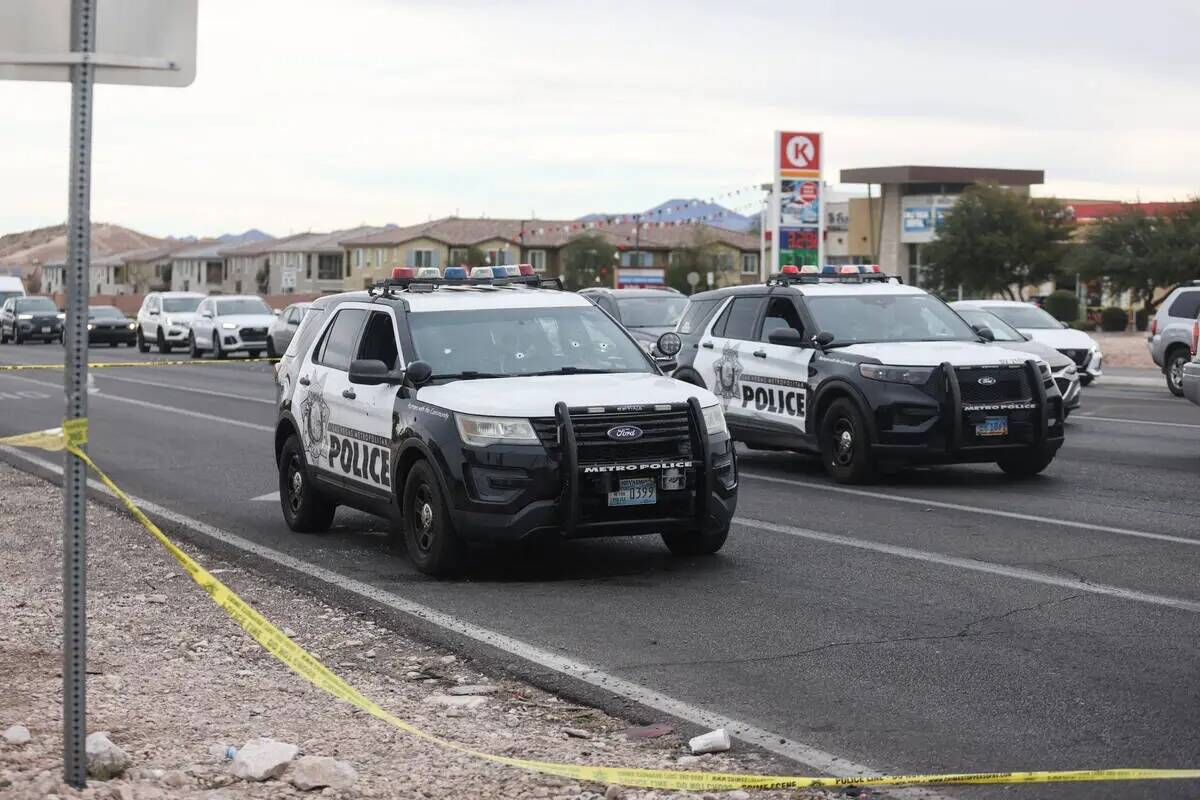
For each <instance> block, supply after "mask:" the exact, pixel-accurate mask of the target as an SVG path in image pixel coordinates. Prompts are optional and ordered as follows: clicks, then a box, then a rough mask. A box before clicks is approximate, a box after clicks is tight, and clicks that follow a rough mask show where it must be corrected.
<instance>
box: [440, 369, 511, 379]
mask: <svg viewBox="0 0 1200 800" xmlns="http://www.w3.org/2000/svg"><path fill="white" fill-rule="evenodd" d="M510 377H512V376H511V375H496V374H495V373H492V372H477V371H476V370H473V369H464V370H463V371H462V372H448V373H446V374H445V375H433V376H431V377H430V378H429V380H431V381H436V380H446V379H449V378H455V379H461V380H464V381H471V380H475V379H476V378H510Z"/></svg>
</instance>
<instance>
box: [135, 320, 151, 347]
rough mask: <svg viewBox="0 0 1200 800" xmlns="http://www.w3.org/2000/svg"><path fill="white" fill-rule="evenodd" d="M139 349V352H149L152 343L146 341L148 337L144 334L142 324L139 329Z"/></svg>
mask: <svg viewBox="0 0 1200 800" xmlns="http://www.w3.org/2000/svg"><path fill="white" fill-rule="evenodd" d="M137 349H138V352H139V353H149V352H150V343H149V342H147V341H146V337H145V336H144V335H143V334H142V326H141V325H139V326H138V329H137Z"/></svg>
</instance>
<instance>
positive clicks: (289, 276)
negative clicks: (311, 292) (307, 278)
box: [279, 265, 296, 289]
mask: <svg viewBox="0 0 1200 800" xmlns="http://www.w3.org/2000/svg"><path fill="white" fill-rule="evenodd" d="M279 287H280V288H281V289H295V288H296V267H294V266H290V265H284V267H283V269H282V270H280V271H279Z"/></svg>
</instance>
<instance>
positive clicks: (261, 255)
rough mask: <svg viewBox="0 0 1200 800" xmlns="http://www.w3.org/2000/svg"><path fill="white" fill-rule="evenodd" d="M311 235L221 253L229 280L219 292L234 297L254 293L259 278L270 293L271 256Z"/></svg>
mask: <svg viewBox="0 0 1200 800" xmlns="http://www.w3.org/2000/svg"><path fill="white" fill-rule="evenodd" d="M312 235H313V234H311V233H297V234H294V235H292V236H284V237H281V238H278V239H276V238H270V239H263V240H262V241H258V242H251V243H249V244H240V245H236V246H233V247H228V248H226V249H224V250H221V251H220V254H221V255H222V256H223V257H224V258H225V263H226V267H227V269H226V274H227V275H228V278H227V279H226V280H225V281H224V282H223V283H222V287H221V288H222V290H223V291H225V292H232V293H233V294H243V293H244V294H254V293H257V292H259V291H260V289H261V286H260V276H261V278H262V283H264V284H266V285H267V287H268V290H270V283H271V281H270V276H271V257H272V256H273V255H274V256H275V257H276V259H278V258H280V256H279V255H277V252H279V251H277V250H276V248H279V247H282V246H283V245H287V244H289V243H293V242H296V241H297V240H299V239H302V238H304V237H310V236H312Z"/></svg>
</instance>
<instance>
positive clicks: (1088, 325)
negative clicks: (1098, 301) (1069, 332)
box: [1067, 319, 1096, 333]
mask: <svg viewBox="0 0 1200 800" xmlns="http://www.w3.org/2000/svg"><path fill="white" fill-rule="evenodd" d="M1067 324H1068V325H1070V326H1071V327H1072V328H1074V329H1075V330H1077V331H1083V332H1085V333H1091V332H1092V331H1094V330H1096V323H1094V322H1092V321H1091V320H1090V319H1077V320H1073V321H1071V322H1068V323H1067Z"/></svg>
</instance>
